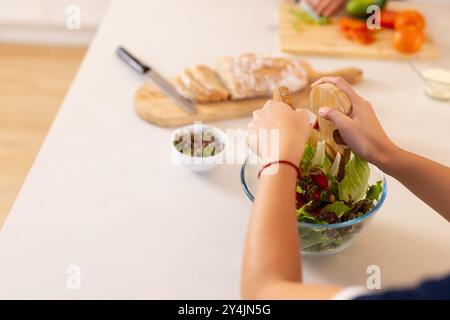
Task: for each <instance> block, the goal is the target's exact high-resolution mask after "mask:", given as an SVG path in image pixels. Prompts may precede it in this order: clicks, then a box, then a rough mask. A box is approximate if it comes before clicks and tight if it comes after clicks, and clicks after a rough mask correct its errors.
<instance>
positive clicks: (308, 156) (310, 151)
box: [300, 144, 316, 174]
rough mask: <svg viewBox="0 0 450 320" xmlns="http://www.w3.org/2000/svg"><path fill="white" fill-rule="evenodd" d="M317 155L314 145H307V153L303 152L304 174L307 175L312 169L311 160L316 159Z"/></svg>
mask: <svg viewBox="0 0 450 320" xmlns="http://www.w3.org/2000/svg"><path fill="white" fill-rule="evenodd" d="M315 153H316V150H315V149H314V147H313V146H312V145H310V144H306V145H305V151H304V152H303V157H302V160H301V161H300V168H301V169H302V173H303V172H305V173H306V174H307V173H308V172H309V169H311V160H312V159H313V158H314V154H315Z"/></svg>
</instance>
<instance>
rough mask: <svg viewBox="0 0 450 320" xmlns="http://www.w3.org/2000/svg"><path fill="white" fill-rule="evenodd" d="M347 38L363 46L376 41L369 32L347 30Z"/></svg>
mask: <svg viewBox="0 0 450 320" xmlns="http://www.w3.org/2000/svg"><path fill="white" fill-rule="evenodd" d="M345 34H346V35H347V38H349V39H350V40H354V41H356V42H359V43H361V44H370V43H372V42H373V41H374V37H373V35H372V33H370V31H369V30H364V31H361V30H347V31H345Z"/></svg>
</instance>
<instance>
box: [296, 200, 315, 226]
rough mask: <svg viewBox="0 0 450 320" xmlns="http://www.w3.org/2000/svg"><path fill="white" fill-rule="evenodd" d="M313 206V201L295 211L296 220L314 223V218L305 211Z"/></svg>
mask: <svg viewBox="0 0 450 320" xmlns="http://www.w3.org/2000/svg"><path fill="white" fill-rule="evenodd" d="M312 206H314V203H313V201H310V202H308V203H307V204H305V205H304V206H303V207H301V208H300V209H298V210H297V214H296V216H297V220H298V221H303V222H315V221H316V218H315V217H314V216H312V215H311V214H310V213H309V212H308V211H307V210H308V209H310V208H311V207H312Z"/></svg>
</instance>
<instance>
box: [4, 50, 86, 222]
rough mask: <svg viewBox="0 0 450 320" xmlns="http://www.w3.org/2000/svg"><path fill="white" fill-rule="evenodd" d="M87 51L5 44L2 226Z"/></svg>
mask: <svg viewBox="0 0 450 320" xmlns="http://www.w3.org/2000/svg"><path fill="white" fill-rule="evenodd" d="M85 52H86V49H85V48H64V47H44V46H21V45H9V44H0V227H1V226H2V225H3V222H4V220H5V218H6V216H7V214H8V212H9V210H10V208H11V206H12V204H13V203H14V200H15V198H16V196H17V194H18V192H19V191H20V188H21V186H22V184H23V182H24V180H25V178H26V176H27V173H28V171H29V169H30V167H31V165H32V163H33V160H34V158H35V156H36V154H37V152H38V151H39V148H40V146H41V144H42V142H43V140H44V138H45V135H46V133H47V131H48V129H49V127H50V125H51V123H52V121H53V118H54V117H55V115H56V112H57V111H58V108H59V106H60V104H61V102H62V100H63V99H64V96H65V94H66V92H67V90H68V88H69V86H70V84H71V82H72V80H73V78H74V76H75V74H76V71H77V69H78V67H79V65H80V62H81V60H82V58H83V56H84V54H85Z"/></svg>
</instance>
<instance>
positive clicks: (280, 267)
mask: <svg viewBox="0 0 450 320" xmlns="http://www.w3.org/2000/svg"><path fill="white" fill-rule="evenodd" d="M296 181H297V175H296V172H295V170H294V169H293V168H291V167H289V166H288V165H283V164H282V165H279V170H278V172H277V173H276V174H275V175H267V176H265V175H262V176H261V178H260V181H259V185H258V192H257V194H256V198H255V204H254V207H253V212H252V217H251V220H250V224H249V230H248V233H247V240H246V243H245V249H244V250H245V252H244V262H243V270H242V279H241V281H242V286H241V288H242V297H243V298H265V297H267V295H265V294H264V293H265V292H268V291H270V289H269V287H270V285H271V284H274V283H280V282H282V281H300V280H301V269H300V253H299V252H300V248H299V240H298V230H297V224H296V219H295V185H296ZM272 292H273V291H272Z"/></svg>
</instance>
